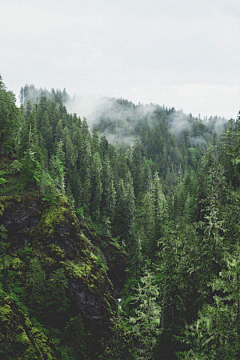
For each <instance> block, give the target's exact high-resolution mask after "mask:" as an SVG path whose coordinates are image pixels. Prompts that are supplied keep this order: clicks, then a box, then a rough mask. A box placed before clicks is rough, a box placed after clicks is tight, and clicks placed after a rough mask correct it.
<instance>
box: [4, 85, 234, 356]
mask: <svg viewBox="0 0 240 360" xmlns="http://www.w3.org/2000/svg"><path fill="white" fill-rule="evenodd" d="M21 93H22V98H21V101H22V105H21V106H20V107H17V106H16V102H15V96H14V95H13V94H12V93H11V92H10V91H7V89H6V87H5V85H4V84H3V83H2V82H1V83H0V106H1V112H0V129H1V131H0V221H1V222H0V236H1V243H0V246H1V247H0V251H1V252H0V254H1V267H0V293H1V299H0V300H1V303H0V305H1V313H0V314H1V315H0V316H1V317H0V321H1V329H3V330H2V331H1V333H0V336H1V345H0V352H1V354H2V355H3V356H5V358H13V359H15V358H19V357H20V358H21V357H22V358H24V359H27V358H36V359H37V358H47V357H46V356H48V358H49V359H51V358H52V359H64V360H65V359H79V358H83V359H87V360H89V359H109V360H110V359H129V360H131V359H151V360H157V359H158V360H159V359H160V360H169V359H171V360H177V359H179V360H180V359H181V360H182V359H186V360H189V359H192V360H193V359H208V360H209V359H213V360H215V359H216V358H219V359H224V360H225V359H226V360H227V359H228V360H229V359H238V358H239V356H240V347H239V343H240V342H239V334H240V325H239V318H240V317H239V315H240V314H239V308H240V307H239V271H240V268H239V266H240V264H239V245H240V244H239V238H240V236H239V235H240V234H239V229H240V224H239V198H240V197H239V196H240V194H239V186H240V181H239V178H240V160H239V159H240V153H239V148H240V147H239V136H240V117H239V116H238V118H237V119H236V120H234V119H231V120H229V121H228V122H227V123H226V121H225V119H222V118H217V117H212V118H209V119H200V117H199V118H194V117H192V116H191V114H189V115H186V114H184V113H183V112H182V111H176V110H175V109H166V108H164V107H161V106H158V105H154V104H151V105H142V104H138V105H134V104H133V103H131V102H129V101H127V100H123V99H105V101H104V104H102V103H101V104H99V106H98V107H95V110H94V111H93V113H92V115H91V116H90V117H89V119H90V120H89V121H90V123H88V119H86V118H84V116H83V115H81V116H79V115H78V114H76V113H74V114H69V113H68V111H67V107H68V106H69V104H70V103H71V101H73V100H71V99H70V97H69V96H68V95H67V93H66V90H64V91H60V90H52V91H51V92H49V91H47V90H46V89H44V90H42V89H35V88H34V86H30V87H28V86H25V87H24V88H23V90H22V91H21ZM72 105H73V104H72ZM90 124H91V126H90ZM93 344H94V346H93ZM46 354H48V355H46ZM34 356H35V357H34Z"/></svg>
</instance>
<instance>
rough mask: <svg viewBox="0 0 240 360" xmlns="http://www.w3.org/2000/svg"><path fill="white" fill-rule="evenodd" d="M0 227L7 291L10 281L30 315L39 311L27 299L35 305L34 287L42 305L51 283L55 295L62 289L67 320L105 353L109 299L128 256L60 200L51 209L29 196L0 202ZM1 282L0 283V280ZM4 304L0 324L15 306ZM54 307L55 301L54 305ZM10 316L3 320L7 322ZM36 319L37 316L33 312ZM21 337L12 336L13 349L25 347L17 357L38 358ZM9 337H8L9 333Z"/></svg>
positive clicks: (117, 286) (111, 309) (115, 293)
mask: <svg viewBox="0 0 240 360" xmlns="http://www.w3.org/2000/svg"><path fill="white" fill-rule="evenodd" d="M0 223H1V224H3V225H4V227H5V229H6V233H7V239H6V240H5V242H8V243H9V245H10V246H9V247H8V249H7V253H8V254H5V255H6V257H5V265H6V266H7V268H8V272H9V273H8V276H11V279H10V278H9V279H8V284H7V287H8V288H7V291H12V290H11V289H10V281H11V282H12V284H14V287H15V290H16V289H17V290H16V291H18V292H19V299H25V301H26V302H27V301H28V306H30V310H29V311H30V312H32V311H33V310H32V309H34V306H35V308H36V309H37V306H38V305H37V303H36V304H35V305H34V306H33V304H32V302H33V300H32V299H36V296H37V290H36V286H37V285H36V281H38V282H39V281H40V282H42V283H41V284H42V285H41V286H42V289H43V290H41V289H40V285H38V286H39V289H40V290H39V289H38V293H39V301H45V300H44V296H47V297H48V298H49V299H50V298H51V294H47V291H50V290H48V289H52V286H51V284H52V283H51V282H52V281H59V284H60V285H59V289H60V290H59V294H60V293H61V291H62V290H61V289H66V296H67V297H68V299H69V301H70V303H71V306H72V309H73V310H71V311H72V312H71V314H72V315H73V316H77V314H78V313H80V314H81V315H82V317H83V321H84V324H85V326H86V331H90V332H91V334H92V338H94V339H95V340H94V341H95V346H96V347H97V343H98V344H100V345H99V346H100V347H104V344H105V340H106V339H107V338H108V337H109V333H110V330H109V329H110V323H111V321H110V319H111V317H113V314H114V312H115V307H116V301H115V299H114V297H116V296H119V291H120V287H121V285H122V283H123V279H124V276H125V268H126V265H127V255H126V253H125V252H124V251H123V250H122V249H121V248H120V246H119V245H118V244H117V242H115V241H113V240H112V239H111V238H110V237H102V238H100V237H98V236H97V235H96V233H95V232H94V231H93V230H92V229H91V228H90V227H89V225H87V224H86V223H84V222H80V221H79V220H78V218H77V216H76V214H75V213H74V211H73V209H72V207H71V206H70V204H69V202H68V200H67V199H66V197H64V196H63V195H59V196H57V197H56V203H55V204H52V203H50V202H45V201H42V199H41V198H40V197H39V196H38V195H37V194H32V195H29V194H28V195H27V196H25V197H20V196H9V197H7V196H4V197H0ZM33 259H35V260H34V261H33ZM0 271H2V274H3V266H0ZM59 271H60V272H59ZM57 272H58V274H64V279H63V277H62V278H61V279H60V280H59V279H58V280H55V279H57V275H56V274H57ZM1 276H2V279H3V275H1ZM61 276H63V275H61ZM36 279H37V280H36ZM61 286H62V287H61ZM12 287H13V286H12ZM21 289H23V290H21ZM15 290H14V291H15ZM41 291H42V293H41ZM64 291H65V290H64ZM56 296H61V295H56ZM26 299H28V300H26ZM40 299H42V300H40ZM6 301H7V300H2V303H1V304H2V305H1V309H0V313H1V314H2V316H3V319H5V318H4V316H5V315H4V313H6V312H7V311H8V310H9V311H10V313H11V314H12V312H11V311H13V310H12V308H13V307H14V306H15V305H13V302H11V306H10V305H9V304H7V302H6ZM34 301H35V300H34ZM36 301H38V300H37V299H36ZM66 301H67V300H66ZM58 302H59V300H56V301H55V303H56V304H58ZM40 305H41V304H40ZM8 306H10V308H11V309H10V308H9V307H8ZM41 306H42V305H41ZM41 306H40V308H41ZM40 308H39V309H40ZM7 309H8V310H7ZM14 309H15V310H14V311H15V312H16V313H17V314H18V316H17V317H16V318H15V325H14V327H16V329H17V328H19V329H22V328H21V326H22V323H21V324H20V323H18V322H19V321H20V318H21V317H20V315H19V314H21V316H25V317H26V314H25V315H24V314H23V313H22V312H21V311H20V310H17V308H16V306H15V307H14ZM19 311H20V312H19ZM51 311H53V310H52V309H51ZM10 313H9V315H8V317H7V318H6V319H9V316H10ZM39 313H41V311H40V310H38V311H37V312H36V314H39ZM11 316H12V315H11ZM26 318H27V317H26ZM6 319H5V320H2V321H3V324H7V322H6V323H4V321H8V320H6ZM43 319H44V321H45V325H44V326H47V328H48V330H49V326H50V325H49V323H50V321H49V320H48V319H46V316H45V317H43ZM26 321H27V320H26ZM56 323H58V320H56ZM4 326H5V325H4ZM29 326H30V325H29ZM31 326H32V325H31ZM6 329H8V328H7V327H6ZM9 329H10V328H9ZM4 331H5V330H4ZM6 331H7V330H6ZM9 331H10V330H9ZM24 331H25V330H24ZM24 331H23V330H20V333H18V332H17V335H16V336H15V335H13V336H12V340H11V341H12V344H15V345H13V346H16V347H17V349H18V348H19V344H18V342H19V340H18V339H21V340H20V342H21V341H22V342H23V343H24V344H25V345H22V344H21V346H20V348H21V349H20V350H19V352H20V353H21V351H22V354H25V353H24V352H25V351H28V350H27V349H28V348H29V349H30V350H29V351H33V353H34V351H35V352H36V354H38V353H37V351H39V354H41V352H40V350H38V348H35V347H34V346H33V345H31V346H33V348H30V345H29V344H30V343H31V340H28V339H30V338H31V336H30V335H28V334H27V335H25V333H24ZM11 332H12V333H13V329H12V330H11ZM50 332H51V331H50ZM4 334H5V335H4ZM6 334H7V333H6V332H5V333H4V332H3V333H2V335H1V336H5V338H4V339H5V340H6V336H7V335H6ZM13 334H14V333H13ZM30 334H31V333H30ZM29 336H30V337H29ZM38 338H39V339H40V340H39V341H40V342H42V343H43V344H42V345H41V346H42V348H43V349H44V346H45V345H46V339H45V337H44V335H43V337H42V338H41V337H40V335H39V336H38ZM104 339H105V340H104ZM5 340H4V341H5ZM29 341H30V342H29ZM49 344H50V342H49ZM49 344H48V346H50V345H49ZM39 346H40V345H39ZM42 348H41V349H42ZM41 351H44V350H41ZM99 351H100V350H99ZM100 352H101V351H100ZM43 354H44V353H43ZM49 354H51V353H50V352H49ZM21 356H25V355H21ZM34 356H35V353H34ZM36 356H38V355H36ZM39 356H40V355H39ZM41 356H42V355H41ZM43 356H44V355H43ZM19 358H21V357H19ZM23 358H24V357H23ZM26 358H27V357H26ZM32 358H33V359H34V357H32ZM39 358H41V357H39ZM43 358H44V359H45V358H46V357H43ZM53 358H54V357H53ZM60 358H61V357H59V359H60ZM46 359H48V358H46ZM49 359H50V358H49Z"/></svg>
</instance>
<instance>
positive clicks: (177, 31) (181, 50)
mask: <svg viewBox="0 0 240 360" xmlns="http://www.w3.org/2000/svg"><path fill="white" fill-rule="evenodd" d="M0 74H1V76H2V78H3V82H4V83H5V85H6V86H7V88H8V89H9V90H12V91H13V92H14V93H15V94H16V95H17V96H18V95H19V91H20V88H21V87H22V86H24V85H25V84H26V83H27V84H29V85H30V84H34V85H35V87H37V88H38V87H42V88H44V87H45V88H47V89H48V90H50V89H51V88H55V89H56V88H59V89H63V88H64V87H65V88H66V90H67V92H68V93H69V94H70V95H71V96H72V95H74V93H76V94H77V95H106V96H110V97H123V98H125V99H127V100H130V101H132V102H134V103H136V104H137V103H138V102H141V103H144V104H147V103H151V102H152V103H155V104H159V105H165V106H167V107H175V108H176V109H177V110H179V109H182V110H183V111H184V112H185V113H187V114H188V113H190V112H191V113H192V114H193V115H195V116H197V115H198V114H199V113H200V114H201V117H204V116H210V115H219V116H224V117H226V118H230V117H233V118H236V116H237V114H238V111H239V110H240V1H239V0H201V1H200V0H61V1H59V0H58V1H57V0H41V1H36V0H21V1H17V0H1V3H0ZM80 115H81V116H82V115H84V114H80Z"/></svg>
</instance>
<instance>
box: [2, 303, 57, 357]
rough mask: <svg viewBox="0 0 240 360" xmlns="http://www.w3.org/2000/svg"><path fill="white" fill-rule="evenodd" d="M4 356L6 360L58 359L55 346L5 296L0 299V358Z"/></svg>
mask: <svg viewBox="0 0 240 360" xmlns="http://www.w3.org/2000/svg"><path fill="white" fill-rule="evenodd" d="M1 354H2V355H1ZM1 356H2V357H1ZM4 356H5V358H7V359H42V360H45V359H48V360H57V359H60V353H59V352H58V351H57V350H56V348H55V346H54V345H53V344H52V343H49V342H48V339H47V337H46V336H45V335H44V334H43V333H42V332H41V331H39V330H38V329H37V328H36V327H35V326H34V325H33V324H32V322H31V321H30V320H29V318H28V317H27V316H26V315H25V314H24V313H23V312H22V311H21V310H20V309H19V308H18V307H17V305H16V303H15V302H14V301H13V300H12V299H10V298H9V297H7V296H6V297H4V298H2V299H0V358H3V357H4Z"/></svg>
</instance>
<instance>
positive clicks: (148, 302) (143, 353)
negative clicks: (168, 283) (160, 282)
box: [129, 269, 161, 359]
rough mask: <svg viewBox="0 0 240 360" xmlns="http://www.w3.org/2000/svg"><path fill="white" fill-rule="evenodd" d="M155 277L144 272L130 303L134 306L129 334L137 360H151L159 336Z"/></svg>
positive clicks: (159, 311)
mask: <svg viewBox="0 0 240 360" xmlns="http://www.w3.org/2000/svg"><path fill="white" fill-rule="evenodd" d="M154 278H155V276H154V275H153V273H151V272H150V271H149V270H147V269H146V270H145V272H144V275H143V276H142V277H141V279H140V284H138V288H136V293H135V295H134V296H133V297H131V301H132V302H133V303H134V304H135V305H136V306H135V309H134V313H135V315H134V316H131V317H130V318H129V324H131V325H132V327H131V333H132V335H133V336H134V338H135V339H136V341H137V342H136V349H137V354H138V356H137V358H138V359H152V352H153V347H154V345H155V344H156V338H157V336H158V335H159V334H160V328H159V326H160V321H161V307H160V306H159V304H158V303H157V299H158V297H159V291H158V286H157V285H154Z"/></svg>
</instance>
